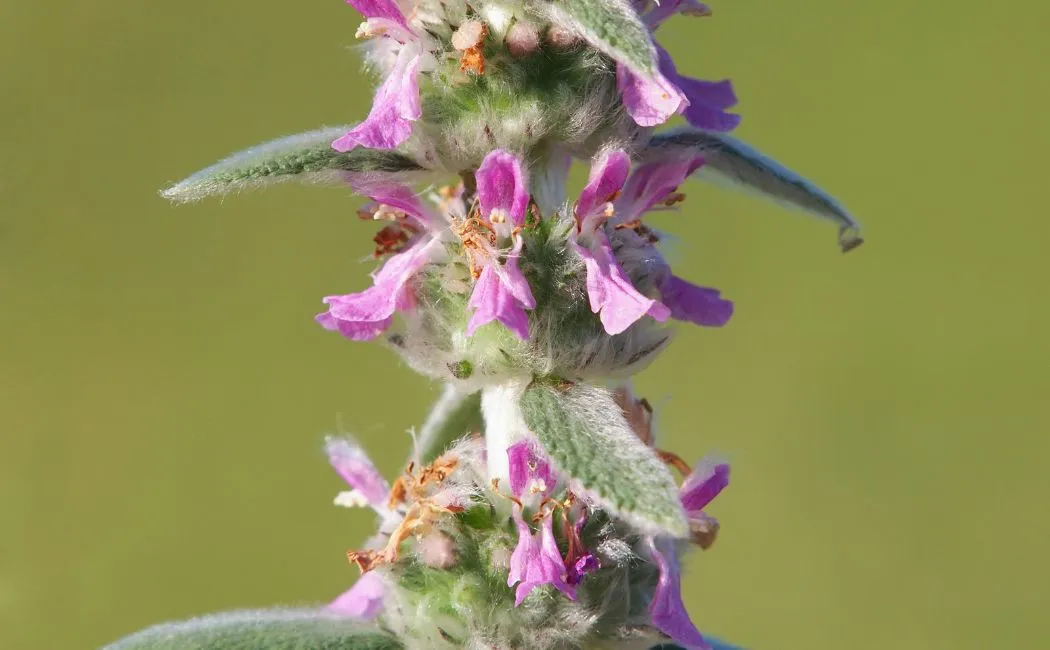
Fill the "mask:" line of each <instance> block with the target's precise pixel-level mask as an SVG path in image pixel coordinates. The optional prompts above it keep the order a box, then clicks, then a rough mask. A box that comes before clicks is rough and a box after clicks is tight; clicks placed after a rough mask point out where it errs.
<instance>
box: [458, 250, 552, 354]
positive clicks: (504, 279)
mask: <svg viewBox="0 0 1050 650" xmlns="http://www.w3.org/2000/svg"><path fill="white" fill-rule="evenodd" d="M520 250H521V240H520V238H519V239H518V241H517V242H516V244H515V247H514V250H513V251H511V254H510V256H508V258H507V263H506V264H505V265H502V266H501V265H500V264H499V262H495V261H490V262H489V263H488V264H486V265H485V268H484V269H482V271H481V276H480V277H479V278H478V280H477V282H476V283H475V284H474V292H473V293H472V294H471V295H470V300H469V301H468V302H467V305H468V306H470V307H473V308H474V315H473V316H471V318H470V322H469V323H467V336H473V335H474V332H475V330H477V329H478V328H479V327H481V326H482V325H485V324H486V323H491V322H492V321H494V320H496V321H499V322H500V323H503V325H505V326H506V327H507V329H509V330H510V331H511V332H514V334H515V335H517V337H518V338H520V339H521V340H523V341H524V340H525V339H527V338H528V337H529V317H528V315H527V314H526V313H525V309H533V308H534V307H536V300H535V298H533V296H532V290H531V289H530V288H529V283H528V281H527V280H526V279H525V276H524V275H522V273H521V270H520V269H519V268H518V260H517V252H518V251H520Z"/></svg>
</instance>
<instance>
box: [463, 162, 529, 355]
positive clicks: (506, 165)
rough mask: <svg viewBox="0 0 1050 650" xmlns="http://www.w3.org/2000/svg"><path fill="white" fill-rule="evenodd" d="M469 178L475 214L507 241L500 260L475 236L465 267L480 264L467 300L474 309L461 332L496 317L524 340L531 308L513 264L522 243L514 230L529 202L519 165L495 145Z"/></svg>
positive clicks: (496, 252)
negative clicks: (475, 195)
mask: <svg viewBox="0 0 1050 650" xmlns="http://www.w3.org/2000/svg"><path fill="white" fill-rule="evenodd" d="M475 178H476V180H477V184H478V203H479V206H480V209H481V214H480V218H481V219H482V220H483V221H484V222H485V224H486V226H487V227H489V228H491V230H492V231H493V232H494V233H495V234H496V236H497V237H498V238H499V239H502V240H507V239H510V241H511V242H512V246H511V249H510V251H509V253H508V254H507V255H506V261H505V263H503V264H501V263H500V261H499V257H500V254H499V253H500V251H499V250H497V249H496V248H494V247H492V246H490V245H488V244H487V243H486V242H485V241H484V240H483V239H478V240H475V244H476V246H475V250H474V251H473V252H472V264H471V266H472V269H477V268H479V267H480V274H479V275H478V276H477V283H476V284H475V285H474V291H473V293H472V294H471V296H470V300H469V302H468V303H467V304H468V305H469V306H470V307H472V308H473V309H474V313H473V315H472V316H471V318H470V322H469V323H468V324H467V335H468V336H470V335H473V334H474V332H475V331H476V330H477V329H478V328H479V327H481V326H482V325H485V324H487V323H491V322H492V321H499V322H500V323H502V324H503V325H504V326H506V327H507V329H509V330H510V331H511V332H513V333H514V334H515V335H517V336H518V338H520V339H523V340H524V339H526V338H528V336H529V320H528V316H527V315H526V314H525V310H526V309H533V308H535V307H536V300H535V299H534V298H533V296H532V289H530V288H529V283H528V282H527V281H526V280H525V276H524V275H522V273H521V270H520V269H519V268H518V255H520V253H521V248H522V245H523V241H522V238H521V233H520V229H521V226H522V225H524V223H525V211H526V210H527V209H528V205H529V192H528V180H527V178H526V174H525V169H524V166H523V165H522V163H521V160H519V159H518V158H517V156H515V155H513V154H511V153H508V152H506V151H503V150H499V149H497V150H496V151H493V152H491V153H489V155H487V156H485V159H484V160H483V161H482V162H481V166H480V167H479V168H478V171H477V174H476V175H475Z"/></svg>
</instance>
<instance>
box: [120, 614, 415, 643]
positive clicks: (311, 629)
mask: <svg viewBox="0 0 1050 650" xmlns="http://www.w3.org/2000/svg"><path fill="white" fill-rule="evenodd" d="M401 647H402V645H401V643H400V642H399V641H398V640H397V639H396V638H394V637H393V636H390V635H388V634H386V633H384V632H382V631H380V630H379V629H378V628H376V627H375V626H373V625H369V624H367V623H362V622H361V621H358V620H355V619H352V618H349V617H346V616H338V615H335V614H332V613H330V612H327V611H325V610H319V609H261V610H244V611H236V612H227V613H223V614H209V615H207V616H201V617H199V618H192V619H190V620H188V621H179V622H176V623H162V624H160V625H155V626H153V627H150V628H147V629H145V630H142V631H141V632H136V633H135V634H132V635H131V636H128V637H124V638H123V639H121V640H120V641H117V642H115V643H113V644H110V645H108V646H106V647H105V648H103V650H303V649H305V648H311V649H316V650H398V649H400V648H401Z"/></svg>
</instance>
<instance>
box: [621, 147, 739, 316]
mask: <svg viewBox="0 0 1050 650" xmlns="http://www.w3.org/2000/svg"><path fill="white" fill-rule="evenodd" d="M703 164H704V161H703V158H700V157H698V156H684V157H672V158H668V159H666V160H659V161H656V162H651V163H648V164H645V165H642V166H641V167H638V168H637V169H635V170H634V173H633V174H631V177H630V178H629V179H628V180H627V183H626V184H625V185H624V188H623V193H622V195H621V196H620V197H619V199H617V200H616V201H615V203H614V204H613V211H614V212H615V217H614V218H613V224H614V226H616V225H620V226H622V225H625V224H627V223H629V222H631V221H637V220H638V219H640V218H641V216H642V215H643V214H645V213H646V212H648V211H650V210H653V209H655V208H659V207H661V204H663V205H664V206H668V204H671V203H673V202H675V201H676V200H678V198H680V197H678V195H676V193H675V192H676V190H677V189H678V186H679V185H681V184H682V183H683V182H685V179H686V178H687V177H688V176H689V175H690V174H692V173H693V172H695V171H696V170H697V169H699V168H700V167H702V166H703ZM622 236H623V237H625V238H628V240H629V241H631V245H632V246H634V247H636V248H639V249H643V250H647V251H648V252H647V253H646V254H645V255H644V256H643V257H644V258H645V259H647V260H649V267H650V269H651V270H652V272H653V273H654V274H655V276H656V278H657V279H658V282H657V286H658V287H659V289H660V299H661V303H662V304H663V305H664V306H665V307H666V308H667V309H668V310H669V313H670V316H671V318H674V319H675V320H681V321H688V322H691V323H695V324H697V325H701V326H704V327H721V326H722V325H725V324H726V323H727V322H729V319H730V318H731V317H732V315H733V303H732V302H731V301H729V300H726V299H724V298H722V295H721V292H720V291H718V290H717V289H711V288H708V287H701V286H697V285H694V284H691V283H689V282H687V281H685V280H683V279H681V278H679V277H677V276H675V275H673V274H672V273H671V269H670V267H669V266H668V265H667V262H665V261H664V260H663V258H662V257H661V256H660V255H659V253H658V252H657V251H656V249H655V247H654V246H653V244H652V243H651V242H649V241H646V240H645V239H644V238H643V237H641V236H639V235H637V234H636V233H624V234H623V235H622Z"/></svg>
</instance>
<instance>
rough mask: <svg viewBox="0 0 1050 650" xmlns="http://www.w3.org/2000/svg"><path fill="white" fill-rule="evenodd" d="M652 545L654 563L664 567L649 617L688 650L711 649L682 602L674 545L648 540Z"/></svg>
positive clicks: (650, 548)
mask: <svg viewBox="0 0 1050 650" xmlns="http://www.w3.org/2000/svg"><path fill="white" fill-rule="evenodd" d="M648 545H649V552H650V554H651V555H652V559H653V561H654V562H656V564H657V566H658V567H659V568H660V579H659V581H658V582H657V583H656V591H655V593H654V594H653V599H652V601H651V602H650V603H649V617H650V619H651V620H652V623H653V625H655V626H656V627H657V628H658V629H659V630H660V631H661V632H663V633H664V634H666V635H667V636H669V637H671V638H672V639H673V640H674V642H675V643H677V644H679V645H681V646H684V647H685V648H691V649H697V650H699V649H701V648H702V649H704V650H708V648H709V646H708V645H707V642H706V641H704V637H703V635H702V634H700V630H698V629H696V626H695V625H693V622H692V620H690V619H689V613H688V612H687V611H686V610H685V604H684V603H683V602H682V575H681V570H680V568H679V566H678V555H677V554H676V553H675V550H674V546H672V544H671V543H669V542H655V541H653V540H652V539H650V540H648Z"/></svg>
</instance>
